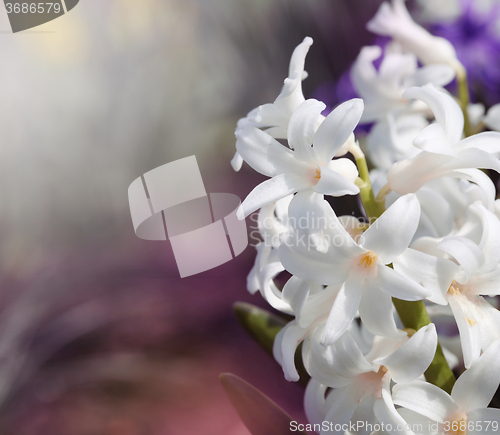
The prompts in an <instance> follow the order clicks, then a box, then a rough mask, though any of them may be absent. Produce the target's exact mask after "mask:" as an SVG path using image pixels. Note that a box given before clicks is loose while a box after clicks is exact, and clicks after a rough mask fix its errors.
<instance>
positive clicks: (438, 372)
mask: <svg viewBox="0 0 500 435" xmlns="http://www.w3.org/2000/svg"><path fill="white" fill-rule="evenodd" d="M392 302H393V304H394V306H395V307H396V311H397V312H398V314H399V318H400V319H401V321H402V322H403V325H404V327H405V328H412V329H414V330H415V331H418V330H419V329H420V328H422V327H424V326H426V325H428V324H429V323H431V319H430V317H429V314H427V310H426V309H425V304H424V302H423V301H402V300H400V299H396V298H392ZM424 374H425V379H426V380H427V382H430V383H431V384H434V385H437V386H438V387H439V388H441V389H443V390H444V391H446V392H447V393H451V389H452V388H453V385H454V384H455V375H454V374H453V372H452V371H451V369H450V366H449V365H448V362H447V361H446V358H445V357H444V353H443V349H442V348H441V345H440V344H439V342H438V345H437V349H436V354H435V355H434V359H433V360H432V362H431V365H430V366H429V368H428V369H427V370H426V371H425V373H424Z"/></svg>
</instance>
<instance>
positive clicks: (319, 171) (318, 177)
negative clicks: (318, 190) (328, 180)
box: [314, 168, 321, 183]
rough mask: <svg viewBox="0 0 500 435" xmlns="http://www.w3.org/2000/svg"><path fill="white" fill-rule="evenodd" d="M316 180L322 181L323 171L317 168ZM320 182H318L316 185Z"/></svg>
mask: <svg viewBox="0 0 500 435" xmlns="http://www.w3.org/2000/svg"><path fill="white" fill-rule="evenodd" d="M314 178H315V179H316V180H318V181H319V180H320V179H321V170H320V169H319V168H316V176H315V177H314ZM318 181H316V183H317V182H318Z"/></svg>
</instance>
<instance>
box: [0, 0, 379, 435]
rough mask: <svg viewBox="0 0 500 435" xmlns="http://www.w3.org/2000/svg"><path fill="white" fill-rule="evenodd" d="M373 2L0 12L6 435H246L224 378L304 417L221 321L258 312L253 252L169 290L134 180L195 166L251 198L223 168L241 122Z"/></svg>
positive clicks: (337, 54)
mask: <svg viewBox="0 0 500 435" xmlns="http://www.w3.org/2000/svg"><path fill="white" fill-rule="evenodd" d="M379 3H380V2H378V1H374V2H367V1H366V0H348V1H347V0H346V1H340V0H339V1H337V0H331V1H329V2H326V1H324V0H308V1H304V0H295V1H289V0H287V1H285V0H258V1H257V0H239V1H233V0H210V1H205V0H80V4H78V5H77V6H76V7H75V9H73V10H72V11H70V12H69V13H68V14H67V15H65V16H63V17H61V18H59V19H57V20H55V21H53V22H50V23H47V24H45V25H43V26H40V27H37V28H35V29H32V30H31V31H29V32H26V33H22V34H15V35H12V34H9V33H8V30H9V24H8V22H7V16H6V13H5V10H4V6H3V3H2V4H1V5H0V31H1V33H0V98H1V101H2V104H1V105H0V272H1V284H0V433H2V434H5V435H11V434H12V435H59V434H60V435H136V434H137V435H149V434H151V435H191V434H199V435H245V434H246V435H248V431H247V430H246V429H245V428H244V426H243V424H242V423H241V422H240V420H239V418H238V416H237V415H236V413H235V412H234V411H233V409H232V407H231V405H230V404H229V401H228V400H227V399H226V397H225V394H224V392H223V390H222V387H221V386H220V384H219V380H218V375H219V374H220V373H222V372H232V373H234V374H236V375H239V376H241V377H242V378H244V379H245V380H247V381H249V382H250V383H252V384H253V385H255V386H256V387H257V388H259V389H261V390H262V391H263V392H264V393H266V394H268V395H269V396H270V397H271V398H272V399H274V400H275V401H276V402H277V403H278V404H280V405H281V406H282V407H283V408H285V410H286V411H288V412H289V413H290V414H291V415H292V416H293V417H295V418H297V419H299V420H300V421H305V417H304V415H303V412H302V401H303V388H302V387H301V386H299V385H296V384H290V383H288V382H286V381H285V380H284V378H283V375H282V372H281V369H280V367H278V365H277V364H276V363H275V362H274V361H273V360H272V358H271V357H270V356H268V355H267V354H265V353H264V351H262V350H261V349H260V348H259V347H258V346H257V345H256V344H254V343H253V342H252V340H251V339H250V338H248V337H247V336H246V334H245V333H244V332H243V330H242V329H241V327H240V326H239V325H238V324H237V321H236V319H235V317H234V315H233V313H232V308H231V307H232V304H233V303H234V302H236V301H238V300H243V301H247V302H251V303H254V304H258V305H260V306H265V303H263V302H262V300H261V298H260V297H259V296H251V295H249V294H248V293H247V291H246V285H245V279H246V275H247V273H248V271H249V270H250V268H251V266H252V264H253V259H254V249H253V248H250V247H249V248H247V249H246V250H245V251H244V252H243V253H242V254H241V255H239V256H238V257H237V258H236V259H234V260H232V261H230V262H228V263H226V264H224V265H222V266H220V267H218V268H216V269H213V270H210V271H207V272H203V273H201V274H198V275H194V276H192V277H188V278H184V279H181V278H180V277H179V273H178V271H177V267H176V265H175V261H174V258H173V253H172V249H171V246H170V244H169V243H168V242H153V241H146V240H141V239H139V238H137V237H136V236H135V234H134V231H133V227H132V221H131V217H130V212H129V205H128V199H127V189H128V186H129V185H130V183H132V181H133V180H135V179H136V178H137V177H139V176H141V175H142V174H144V173H145V172H147V171H150V170H151V169H153V168H155V167H157V166H160V165H162V164H165V163H168V162H171V161H173V160H176V159H180V158H183V157H187V156H190V155H196V157H197V160H198V163H199V166H200V170H201V173H202V176H203V180H204V183H205V188H206V190H207V192H221V193H233V194H236V195H238V196H239V197H240V198H242V199H243V198H244V196H245V195H246V194H247V193H248V192H249V191H250V190H251V189H252V187H253V186H254V185H255V184H257V183H258V182H260V181H261V180H263V177H261V176H260V175H258V174H255V173H253V172H252V171H251V170H250V169H249V168H248V167H244V169H243V170H242V171H241V173H238V174H236V173H234V172H233V171H232V169H231V167H230V165H229V161H230V159H231V157H232V155H233V153H234V141H235V140H234V134H233V132H234V127H235V125H236V121H237V119H238V118H239V117H241V116H244V115H245V114H246V112H248V111H249V110H250V109H252V108H253V107H255V106H257V105H259V104H262V103H265V102H270V101H272V100H273V99H274V98H275V97H276V96H277V94H278V92H279V90H280V87H281V84H282V82H283V79H284V78H285V76H286V74H287V70H288V60H289V57H290V54H291V52H292V50H293V48H294V47H295V46H296V45H297V44H298V43H300V42H301V41H302V39H303V38H304V37H305V36H312V37H313V38H314V39H315V44H314V45H313V47H312V49H311V53H310V56H309V58H308V63H307V70H308V71H309V73H310V77H309V78H308V79H307V81H306V83H305V84H304V89H305V92H306V96H308V95H310V94H311V93H312V92H313V90H314V89H316V88H317V87H318V86H319V85H320V84H322V83H324V82H326V81H332V80H333V81H336V80H338V79H339V78H340V76H341V74H342V73H343V72H344V71H345V70H346V68H348V65H349V63H350V62H352V60H353V59H354V58H355V56H356V55H357V51H358V49H359V47H360V46H361V45H362V44H366V43H369V42H370V41H371V37H370V35H368V34H367V33H366V32H365V31H364V23H365V22H366V21H367V19H368V18H370V17H371V16H372V15H373V13H374V12H375V10H376V9H377V6H378V4H379ZM179 188H182V186H179ZM248 223H249V225H251V224H252V222H251V221H250V220H249V222H248ZM250 243H255V239H252V238H251V239H250Z"/></svg>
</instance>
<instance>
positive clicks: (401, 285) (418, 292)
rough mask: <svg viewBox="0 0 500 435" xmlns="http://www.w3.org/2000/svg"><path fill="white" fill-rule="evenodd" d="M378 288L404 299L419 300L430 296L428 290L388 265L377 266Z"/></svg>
mask: <svg viewBox="0 0 500 435" xmlns="http://www.w3.org/2000/svg"><path fill="white" fill-rule="evenodd" d="M377 281H378V283H377V284H378V286H379V289H380V290H382V291H383V292H384V293H387V294H388V295H390V296H392V297H394V298H398V299H403V300H405V301H419V300H421V299H426V298H427V297H429V296H430V291H429V290H427V289H425V288H424V287H422V286H421V285H419V284H416V283H415V282H413V281H411V280H409V279H408V278H406V277H404V276H403V275H401V274H399V273H398V272H396V271H395V270H393V269H391V268H390V267H383V266H379V268H378V277H377Z"/></svg>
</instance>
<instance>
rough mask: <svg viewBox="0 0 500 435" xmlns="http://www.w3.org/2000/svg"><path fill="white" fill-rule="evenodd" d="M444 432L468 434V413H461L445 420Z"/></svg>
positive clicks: (455, 434)
mask: <svg viewBox="0 0 500 435" xmlns="http://www.w3.org/2000/svg"><path fill="white" fill-rule="evenodd" d="M444 429H445V431H444V433H445V434H446V435H466V434H467V415H464V414H460V415H458V416H456V417H454V418H453V417H452V419H450V420H448V421H445V423H444Z"/></svg>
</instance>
